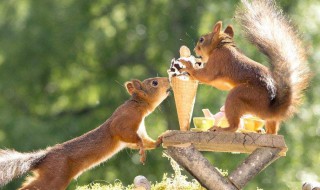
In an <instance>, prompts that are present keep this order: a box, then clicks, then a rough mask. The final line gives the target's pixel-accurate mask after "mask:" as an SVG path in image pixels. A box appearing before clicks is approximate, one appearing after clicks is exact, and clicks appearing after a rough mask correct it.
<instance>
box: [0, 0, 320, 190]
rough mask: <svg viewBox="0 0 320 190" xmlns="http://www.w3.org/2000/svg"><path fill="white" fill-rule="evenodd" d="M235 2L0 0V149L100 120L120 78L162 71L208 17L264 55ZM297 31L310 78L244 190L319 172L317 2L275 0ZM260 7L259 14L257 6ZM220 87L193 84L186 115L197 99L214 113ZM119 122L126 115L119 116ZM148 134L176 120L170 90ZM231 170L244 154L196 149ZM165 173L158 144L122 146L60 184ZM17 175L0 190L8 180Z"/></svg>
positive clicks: (208, 24)
mask: <svg viewBox="0 0 320 190" xmlns="http://www.w3.org/2000/svg"><path fill="white" fill-rule="evenodd" d="M238 3H239V1H235V0H225V1H213V0H201V1H185V0H175V1H171V0H155V1H140V0H131V1H128V0H125V1H124V0H91V1H88V0H51V1H43V0H23V1H16V0H6V1H0V108H1V109H0V148H13V149H16V150H18V151H33V150H37V149H44V148H46V147H48V146H52V145H54V144H56V143H61V142H64V141H67V140H69V139H71V138H74V137H77V136H79V135H81V134H83V133H85V132H87V131H89V130H91V129H93V128H95V127H97V126H98V125H99V124H101V123H103V122H104V121H105V120H106V119H107V118H108V117H109V116H110V115H111V114H112V112H113V111H114V110H115V109H116V108H117V107H118V106H119V105H120V104H122V103H123V102H124V101H125V100H126V99H128V97H129V95H128V94H127V93H126V91H125V89H124V87H123V83H124V82H126V81H128V80H130V79H133V78H137V79H141V80H142V79H145V78H149V77H154V76H167V73H166V70H167V68H168V67H169V65H170V60H171V59H172V58H173V57H178V49H179V47H180V46H181V45H187V46H189V47H190V48H192V49H193V47H194V45H195V41H197V39H198V37H199V36H200V35H201V34H203V33H206V32H209V31H211V29H212V26H213V25H214V23H215V22H216V21H218V20H222V21H223V22H224V26H226V25H227V24H233V25H234V26H235V32H236V34H235V36H236V37H235V41H236V43H237V44H238V47H239V48H240V49H242V50H243V52H244V53H245V54H247V55H248V56H249V57H251V58H253V59H254V60H257V61H260V62H262V63H267V61H266V59H265V57H264V56H262V54H261V53H259V52H258V51H257V49H256V48H254V46H252V45H250V44H249V43H248V42H247V41H246V39H244V38H243V34H242V33H241V32H240V28H239V25H237V23H235V20H234V19H233V16H234V10H235V8H236V6H237V4H238ZM278 3H279V4H280V6H281V7H282V8H283V9H284V12H285V13H286V14H287V15H289V17H290V18H292V20H293V23H294V24H295V25H296V27H297V28H298V29H299V30H300V31H301V34H302V37H303V39H304V40H305V45H306V47H307V49H308V53H309V63H310V67H311V68H312V70H313V72H314V78H313V80H312V82H311V85H310V88H309V89H308V91H307V93H306V98H305V103H304V105H303V106H302V108H301V109H300V112H299V114H298V115H296V116H295V117H294V118H293V119H291V120H289V121H288V122H286V123H285V124H283V125H282V128H281V130H280V134H282V135H284V136H285V139H286V142H287V145H288V147H289V151H288V153H287V156H286V157H283V158H280V159H279V160H278V161H276V162H275V163H274V164H272V165H271V166H269V167H268V168H267V169H266V170H264V171H263V172H262V173H261V174H259V175H258V176H257V177H256V178H255V179H254V180H253V181H251V182H250V183H249V184H248V186H247V187H246V189H256V187H260V188H263V189H300V188H301V184H302V183H303V182H304V181H306V180H320V179H319V177H320V125H319V122H320V121H319V116H320V98H319V92H320V86H319V82H320V78H319V76H318V75H317V74H318V73H319V70H320V66H319V64H318V63H317V62H319V60H320V35H319V34H318V33H319V32H320V11H319V10H320V2H319V1H318V0H305V1H297V0H295V1H290V0H281V1H279V2H278ZM266 16H268V15H266ZM226 95H227V93H226V92H220V91H218V90H217V89H214V88H211V87H209V86H200V87H199V89H198V95H197V100H196V103H195V108H194V116H200V115H202V113H201V109H202V108H205V107H206V108H209V109H210V110H211V111H212V112H217V111H218V110H219V108H220V106H222V105H223V103H224V100H225V98H226ZM128 122H129V121H128ZM146 125H147V131H148V133H149V134H150V136H151V137H153V138H154V139H155V138H157V136H158V135H159V134H161V133H162V132H164V131H165V130H167V129H178V121H177V115H176V109H175V104H174V100H173V96H170V97H169V98H168V99H167V100H165V101H164V102H163V104H162V105H161V106H160V107H159V109H157V110H156V111H155V112H154V113H153V114H151V115H150V116H149V117H148V118H147V120H146ZM205 155H206V157H207V158H208V159H209V160H210V161H211V162H212V163H213V164H214V165H215V166H218V167H219V168H221V169H224V170H229V171H231V170H232V169H233V168H235V167H236V165H237V164H238V163H239V160H242V159H244V158H245V157H246V155H233V154H228V153H205ZM53 172H54V171H53ZM165 172H169V173H170V172H172V169H171V167H170V164H169V161H168V159H166V158H163V157H162V148H159V149H157V150H154V151H149V152H148V154H147V162H146V165H141V164H140V163H139V155H138V153H137V151H135V150H129V149H126V150H124V151H122V152H121V153H119V154H117V155H116V156H114V157H113V158H111V159H110V160H109V161H107V162H105V163H103V164H101V165H100V166H99V167H96V168H94V169H91V170H90V171H87V172H85V173H84V174H83V175H81V176H80V177H79V178H78V179H77V180H74V181H73V182H72V184H71V185H70V186H69V188H68V189H74V188H75V186H76V185H85V184H88V183H91V182H102V183H113V182H114V181H115V180H116V179H119V180H121V181H122V182H124V183H125V184H131V183H132V181H133V179H134V177H135V176H137V175H144V176H146V177H147V178H148V179H149V180H151V181H161V178H162V175H163V173H165ZM21 182H22V179H19V180H15V181H13V182H12V183H10V184H9V185H8V186H6V187H4V188H3V189H10V190H11V189H15V188H17V187H18V186H19V185H20V184H21Z"/></svg>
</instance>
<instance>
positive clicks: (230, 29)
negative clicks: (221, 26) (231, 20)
mask: <svg viewBox="0 0 320 190" xmlns="http://www.w3.org/2000/svg"><path fill="white" fill-rule="evenodd" d="M224 33H226V34H228V35H229V36H230V37H231V38H233V35H234V32H233V27H232V26H231V25H228V26H227V28H226V29H225V30H224Z"/></svg>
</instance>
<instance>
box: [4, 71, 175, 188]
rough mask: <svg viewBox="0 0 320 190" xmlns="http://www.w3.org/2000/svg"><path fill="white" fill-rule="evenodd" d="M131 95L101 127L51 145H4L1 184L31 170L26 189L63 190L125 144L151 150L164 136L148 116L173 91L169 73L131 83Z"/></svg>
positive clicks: (129, 83) (142, 160) (142, 156)
mask: <svg viewBox="0 0 320 190" xmlns="http://www.w3.org/2000/svg"><path fill="white" fill-rule="evenodd" d="M125 87H126V89H127V91H128V92H129V94H130V95H131V98H130V99H129V100H127V101H126V102H125V103H124V104H122V105H121V106H120V107H118V108H117V109H116V110H115V112H114V113H113V114H112V115H111V117H110V118H109V119H107V120H106V121H105V122H104V123H103V124H101V125H100V126H99V127H97V128H95V129H93V130H91V131H89V132H87V133H85V134H84V135H82V136H80V137H77V138H74V139H72V140H69V141H67V142H64V143H62V144H57V145H55V146H53V147H50V148H48V149H46V150H40V151H36V152H32V153H19V152H16V151H14V150H1V149H0V186H3V185H5V184H6V183H8V182H9V181H11V180H12V179H13V178H15V177H19V176H21V175H23V174H25V173H27V172H28V171H32V172H33V176H32V177H29V178H28V179H27V181H26V182H25V183H24V184H23V185H22V187H21V188H20V189H21V190H47V189H50V190H62V189H65V188H66V187H67V186H68V184H69V183H70V181H71V180H72V179H74V178H76V177H77V176H79V175H80V174H81V173H82V172H83V171H85V170H87V169H89V168H92V167H94V166H96V165H98V164H99V163H101V162H103V161H105V160H107V159H109V158H110V157H112V156H113V155H114V154H116V153H117V152H119V151H120V150H121V149H123V148H125V147H129V148H136V149H140V151H139V154H140V156H141V157H140V161H141V162H142V163H144V161H145V150H146V149H153V148H156V147H157V146H158V145H160V144H161V142H162V138H161V137H159V138H158V140H157V141H154V140H152V139H151V138H150V137H149V136H148V134H147V132H146V129H145V125H144V118H145V117H146V116H148V115H149V114H150V113H151V112H153V110H154V109H155V108H156V107H157V106H158V105H159V104H160V103H161V102H162V101H163V100H164V99H165V98H167V96H168V95H169V90H170V83H169V80H168V78H164V77H163V78H160V77H157V78H149V79H146V80H144V81H143V82H140V81H139V80H132V81H129V82H126V83H125Z"/></svg>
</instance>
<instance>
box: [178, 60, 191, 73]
mask: <svg viewBox="0 0 320 190" xmlns="http://www.w3.org/2000/svg"><path fill="white" fill-rule="evenodd" d="M178 61H179V62H180V63H182V64H183V65H184V66H186V68H182V69H181V70H180V71H186V72H188V71H191V70H193V65H192V63H191V62H190V61H186V60H184V59H178Z"/></svg>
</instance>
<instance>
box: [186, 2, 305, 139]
mask: <svg viewBox="0 0 320 190" xmlns="http://www.w3.org/2000/svg"><path fill="white" fill-rule="evenodd" d="M235 18H236V20H238V21H239V22H240V24H241V26H242V28H243V30H244V33H245V35H246V37H247V38H248V39H249V41H250V42H251V43H252V44H254V45H256V46H257V47H258V48H259V50H260V51H261V52H262V53H263V54H265V55H266V56H267V57H268V58H269V62H270V64H271V66H270V68H267V67H265V66H263V65H261V64H259V63H257V62H255V61H253V60H251V59H250V58H248V57H247V56H245V55H244V54H242V53H241V52H240V51H239V50H238V49H237V47H236V45H235V43H234V41H233V35H234V31H233V28H232V26H230V25H229V26H227V28H226V29H225V30H224V31H221V28H222V22H221V21H219V22H217V23H216V24H215V26H214V27H213V31H212V32H210V33H208V34H206V35H203V36H202V37H200V39H199V41H198V42H197V45H196V47H195V49H194V50H195V52H196V54H197V55H198V56H200V57H201V58H202V61H203V62H204V68H203V69H194V68H193V67H192V65H191V63H190V62H185V61H183V60H182V61H181V62H183V64H185V66H186V68H185V69H182V71H186V72H188V73H189V74H190V75H191V77H193V78H195V79H196V80H199V81H200V82H201V83H204V84H208V85H211V86H214V87H216V88H218V89H220V90H230V93H229V94H228V96H227V99H226V102H225V114H226V117H227V120H228V122H229V125H230V126H229V127H228V128H219V127H216V126H214V127H213V128H211V130H214V131H231V132H235V131H236V130H237V129H238V126H239V122H240V117H241V116H242V115H244V114H252V115H256V116H258V117H260V118H262V119H264V120H266V132H267V133H269V134H277V132H278V130H279V124H280V122H281V121H283V120H285V119H287V118H288V117H290V116H291V115H292V114H293V113H294V112H295V111H296V107H297V106H298V105H299V104H300V102H301V96H302V93H303V91H304V90H305V89H306V88H307V86H308V82H309V79H310V71H309V68H308V66H307V62H306V58H305V50H304V48H303V47H302V43H301V41H300V39H299V35H298V34H297V32H296V31H295V30H294V29H293V26H291V25H290V22H289V21H288V20H287V19H286V17H285V16H284V15H282V11H281V10H280V9H279V8H278V7H277V6H276V4H275V2H274V1H273V0H253V1H251V2H249V1H247V0H242V7H238V9H237V12H236V16H235Z"/></svg>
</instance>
